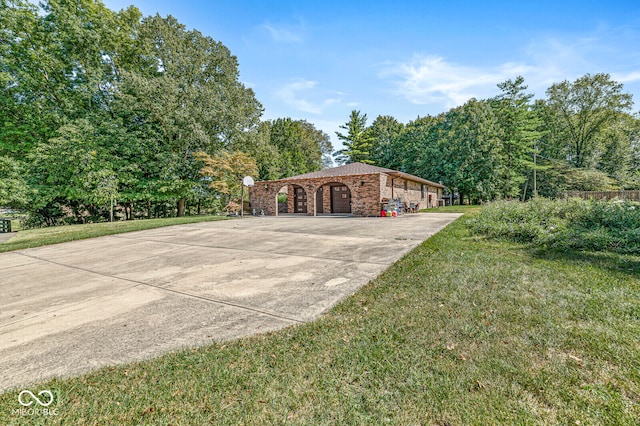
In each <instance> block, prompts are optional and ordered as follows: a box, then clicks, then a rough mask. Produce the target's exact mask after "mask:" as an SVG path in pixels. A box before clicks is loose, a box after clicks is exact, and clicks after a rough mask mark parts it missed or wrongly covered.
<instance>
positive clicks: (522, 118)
mask: <svg viewBox="0 0 640 426" xmlns="http://www.w3.org/2000/svg"><path fill="white" fill-rule="evenodd" d="M498 88H499V89H500V93H499V94H498V95H496V96H495V97H493V98H490V99H485V100H477V99H471V100H469V101H468V102H467V103H465V104H464V105H462V106H459V107H456V108H453V109H451V110H449V111H447V112H445V113H442V114H439V115H437V116H426V117H418V118H417V119H416V120H413V121H410V122H409V123H407V124H403V123H400V122H399V121H398V120H396V119H395V118H394V117H392V116H378V117H377V118H376V119H375V120H374V121H373V123H372V124H371V125H370V126H367V116H366V114H363V113H361V112H360V111H356V110H354V111H352V112H351V116H350V118H349V121H347V122H346V123H345V124H344V125H343V126H341V128H342V129H344V130H345V133H341V132H337V136H338V138H339V139H340V140H341V141H342V142H343V144H344V149H342V150H340V151H338V152H337V153H336V154H337V156H336V159H337V160H338V162H341V163H347V162H353V161H360V162H365V163H370V164H375V165H378V166H382V167H388V168H391V169H396V170H401V171H404V172H407V173H412V174H415V175H418V176H423V177H426V178H428V179H430V180H434V181H437V182H441V183H442V184H444V185H446V186H447V187H448V188H449V189H450V190H451V191H453V192H455V193H457V194H459V197H460V200H463V199H466V200H468V201H469V202H479V201H482V200H492V199H496V198H520V199H527V198H529V197H531V196H532V195H533V185H534V182H533V171H534V168H535V169H536V171H537V173H536V189H537V192H538V193H539V194H540V195H544V196H548V197H555V196H559V195H560V194H562V192H564V191H570V190H580V191H589V190H591V191H597V190H611V189H637V188H640V115H638V114H637V113H636V114H632V112H631V107H632V104H633V103H632V96H631V95H630V94H628V93H624V91H623V85H622V84H620V83H617V82H615V81H613V80H612V79H611V77H610V76H609V75H608V74H594V75H592V74H587V75H585V76H583V77H580V78H578V79H576V80H575V81H574V82H568V81H563V82H561V83H556V84H553V85H551V86H550V87H549V88H548V89H547V91H546V98H545V99H539V100H534V99H533V95H532V94H530V93H527V86H526V85H525V84H524V78H523V77H521V76H518V77H516V78H515V79H514V80H507V81H505V82H503V83H500V84H498ZM534 154H535V159H534ZM534 161H535V163H536V164H534Z"/></svg>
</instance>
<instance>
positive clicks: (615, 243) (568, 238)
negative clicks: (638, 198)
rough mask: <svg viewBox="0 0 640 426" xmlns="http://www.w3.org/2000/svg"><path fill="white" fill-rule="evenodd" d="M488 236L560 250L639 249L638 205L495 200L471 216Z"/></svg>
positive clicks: (475, 228)
mask: <svg viewBox="0 0 640 426" xmlns="http://www.w3.org/2000/svg"><path fill="white" fill-rule="evenodd" d="M471 230H472V232H474V233H476V234H483V235H486V236H489V237H492V238H498V239H502V240H508V241H515V242H521V243H532V244H534V245H539V246H542V247H548V248H555V249H561V250H567V249H576V250H588V251H612V252H616V253H623V254H639V253H640V204H638V203H633V202H630V201H625V202H611V201H593V200H591V201H585V200H582V199H579V198H573V199H569V200H549V199H545V198H537V199H534V200H531V201H528V202H526V203H520V202H517V201H499V202H495V203H492V204H490V205H488V206H486V207H485V208H484V209H483V210H482V213H481V214H480V215H478V216H477V217H476V218H475V219H474V220H472V221H471Z"/></svg>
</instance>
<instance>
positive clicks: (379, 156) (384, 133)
mask: <svg viewBox="0 0 640 426" xmlns="http://www.w3.org/2000/svg"><path fill="white" fill-rule="evenodd" d="M403 129H404V125H403V124H402V123H400V122H399V121H398V120H396V119H395V118H394V117H392V116H390V115H379V116H378V117H376V119H375V120H373V123H371V127H369V132H370V134H371V137H372V141H371V156H370V159H371V161H372V162H373V163H374V164H377V165H378V166H382V167H390V168H393V167H394V164H395V163H396V155H397V152H396V151H395V150H394V148H393V144H394V142H395V141H396V139H397V138H398V137H400V135H401V134H402V130H403Z"/></svg>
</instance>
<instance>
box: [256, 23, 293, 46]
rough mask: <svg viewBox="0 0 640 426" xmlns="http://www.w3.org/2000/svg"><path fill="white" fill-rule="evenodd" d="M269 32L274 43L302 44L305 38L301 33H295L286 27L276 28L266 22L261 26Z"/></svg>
mask: <svg viewBox="0 0 640 426" xmlns="http://www.w3.org/2000/svg"><path fill="white" fill-rule="evenodd" d="M261 28H264V29H265V30H267V31H268V32H269V35H271V38H272V39H273V41H276V42H278V43H302V41H303V37H302V35H301V34H300V33H299V32H294V31H291V30H289V29H286V28H284V27H276V26H275V25H273V24H271V23H269V22H265V23H264V24H262V25H261Z"/></svg>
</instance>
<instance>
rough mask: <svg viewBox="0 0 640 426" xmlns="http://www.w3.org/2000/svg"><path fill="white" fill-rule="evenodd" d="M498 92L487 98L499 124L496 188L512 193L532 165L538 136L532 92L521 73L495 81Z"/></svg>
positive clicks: (518, 190)
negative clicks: (500, 157)
mask: <svg viewBox="0 0 640 426" xmlns="http://www.w3.org/2000/svg"><path fill="white" fill-rule="evenodd" d="M498 88H500V90H501V91H502V93H501V94H499V95H498V96H496V97H494V98H492V99H490V100H489V103H490V105H491V107H492V109H493V112H494V114H495V116H496V119H497V121H498V124H499V136H500V139H501V141H502V152H501V155H502V157H503V158H502V161H503V162H504V164H505V167H501V169H500V170H501V175H500V178H499V183H498V192H499V194H500V195H502V196H503V197H508V198H510V197H516V196H518V194H519V193H521V192H522V190H523V184H524V183H525V181H526V179H527V174H528V172H529V170H531V169H532V166H533V161H532V153H533V151H534V145H535V142H536V141H538V139H539V138H540V132H539V131H538V128H539V127H540V120H539V116H538V115H537V114H536V113H535V111H534V110H533V109H532V108H531V103H530V102H531V99H532V98H533V95H532V94H528V93H526V90H527V86H526V85H525V84H524V78H523V77H522V76H518V77H516V79H515V80H507V81H505V82H502V83H499V84H498Z"/></svg>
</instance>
